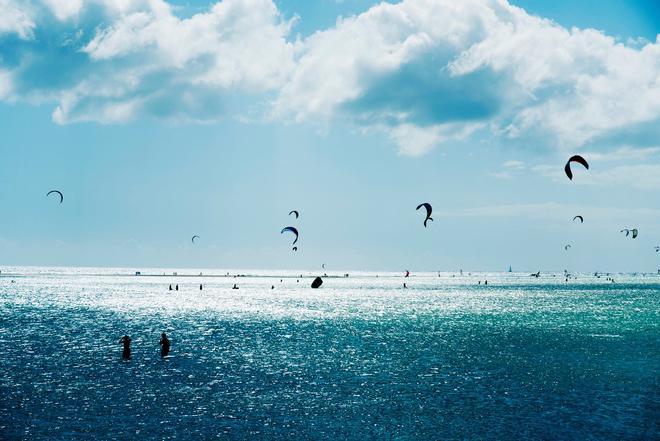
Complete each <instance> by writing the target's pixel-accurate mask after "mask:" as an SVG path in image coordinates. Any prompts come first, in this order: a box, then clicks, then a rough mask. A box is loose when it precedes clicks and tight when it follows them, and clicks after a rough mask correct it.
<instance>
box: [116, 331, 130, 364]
mask: <svg viewBox="0 0 660 441" xmlns="http://www.w3.org/2000/svg"><path fill="white" fill-rule="evenodd" d="M119 343H123V345H124V351H123V352H122V353H121V358H123V359H124V360H130V359H131V337H129V336H128V335H124V336H123V337H122V338H121V339H120V340H119Z"/></svg>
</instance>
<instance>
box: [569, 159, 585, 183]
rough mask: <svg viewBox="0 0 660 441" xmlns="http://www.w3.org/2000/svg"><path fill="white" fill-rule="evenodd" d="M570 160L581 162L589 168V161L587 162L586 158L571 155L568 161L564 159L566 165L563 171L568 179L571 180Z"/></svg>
mask: <svg viewBox="0 0 660 441" xmlns="http://www.w3.org/2000/svg"><path fill="white" fill-rule="evenodd" d="M571 162H577V163H578V164H581V165H583V166H584V168H586V169H587V170H589V163H588V162H587V160H586V159H584V158H583V157H582V156H580V155H573V156H571V157H570V159H569V160H568V161H566V165H565V166H564V172H565V173H566V176H568V179H570V180H571V181H572V180H573V171H572V170H571Z"/></svg>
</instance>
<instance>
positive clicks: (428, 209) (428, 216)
mask: <svg viewBox="0 0 660 441" xmlns="http://www.w3.org/2000/svg"><path fill="white" fill-rule="evenodd" d="M422 207H424V208H426V219H424V228H426V221H429V220H430V221H433V218H432V217H431V213H432V212H433V207H431V204H429V203H428V202H424V203H421V204H419V205H418V206H417V208H416V209H415V210H419V209H420V208H422Z"/></svg>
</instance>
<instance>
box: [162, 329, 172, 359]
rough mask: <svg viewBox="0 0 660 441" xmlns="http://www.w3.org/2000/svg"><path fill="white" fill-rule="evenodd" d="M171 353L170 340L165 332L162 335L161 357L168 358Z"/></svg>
mask: <svg viewBox="0 0 660 441" xmlns="http://www.w3.org/2000/svg"><path fill="white" fill-rule="evenodd" d="M169 353H170V339H169V338H167V335H166V334H165V333H164V332H163V333H162V334H160V356H161V357H167V354H169Z"/></svg>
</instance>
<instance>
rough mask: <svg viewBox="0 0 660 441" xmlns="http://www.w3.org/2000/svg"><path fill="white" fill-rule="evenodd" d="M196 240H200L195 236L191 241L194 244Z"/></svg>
mask: <svg viewBox="0 0 660 441" xmlns="http://www.w3.org/2000/svg"><path fill="white" fill-rule="evenodd" d="M195 239H199V236H197V235H195V236H193V237H192V239H190V240H191V241H192V243H195Z"/></svg>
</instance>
